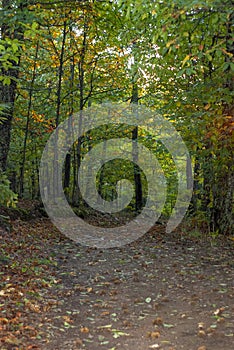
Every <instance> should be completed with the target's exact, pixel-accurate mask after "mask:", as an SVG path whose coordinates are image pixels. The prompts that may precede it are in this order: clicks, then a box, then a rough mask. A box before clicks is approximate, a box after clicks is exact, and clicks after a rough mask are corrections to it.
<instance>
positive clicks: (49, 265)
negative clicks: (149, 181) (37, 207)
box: [0, 218, 234, 350]
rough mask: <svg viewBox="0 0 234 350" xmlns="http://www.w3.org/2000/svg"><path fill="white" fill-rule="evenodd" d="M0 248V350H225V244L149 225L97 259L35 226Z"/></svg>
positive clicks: (228, 343)
mask: <svg viewBox="0 0 234 350" xmlns="http://www.w3.org/2000/svg"><path fill="white" fill-rule="evenodd" d="M2 242H3V245H2V247H3V248H2V251H4V252H5V253H4V254H5V255H4V257H5V258H2V259H1V261H0V267H1V276H2V278H1V290H0V298H1V302H0V307H1V312H2V316H1V318H0V322H1V323H0V326H1V328H0V334H1V335H0V341H1V342H0V348H1V349H2V350H4V349H23V350H26V349H42V350H65V349H66V350H81V349H88V350H99V349H103V350H124V349H129V350H146V349H162V350H169V349H170V350H172V349H173V350H179V349H185V350H193V349H194V350H197V349H200V350H205V349H206V350H209V349H212V350H221V349H222V350H230V349H232V348H233V343H234V303H233V296H234V284H233V277H234V263H233V261H234V259H233V257H234V250H233V241H232V240H229V239H223V240H217V241H211V240H209V239H203V240H201V239H197V238H191V237H189V236H188V235H186V234H181V233H177V234H176V233H174V234H166V233H165V228H164V227H163V226H160V225H159V226H155V227H153V228H152V229H151V230H150V232H148V233H147V234H145V235H144V236H143V237H142V238H141V239H138V240H137V241H135V242H133V243H132V244H129V245H127V246H123V247H121V248H111V249H104V250H101V249H95V248H87V247H83V246H80V245H77V244H75V243H74V242H72V241H70V240H69V239H68V238H66V237H64V236H62V235H61V234H60V233H59V232H58V231H57V230H56V229H55V228H54V226H53V225H52V224H51V223H50V221H49V220H48V219H44V218H41V219H34V220H32V221H28V222H23V221H20V220H18V221H14V222H13V232H12V233H11V234H4V233H3V232H2ZM7 250H8V255H7Z"/></svg>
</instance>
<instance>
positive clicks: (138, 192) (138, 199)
mask: <svg viewBox="0 0 234 350" xmlns="http://www.w3.org/2000/svg"><path fill="white" fill-rule="evenodd" d="M131 103H135V104H138V86H137V84H136V83H133V89H132V98H131ZM137 140H138V126H136V127H134V129H133V131H132V141H133V145H132V158H133V163H134V165H133V172H134V182H135V210H136V212H139V211H140V209H141V208H142V204H143V199H142V183H141V174H140V169H139V167H138V165H137V162H138V145H137Z"/></svg>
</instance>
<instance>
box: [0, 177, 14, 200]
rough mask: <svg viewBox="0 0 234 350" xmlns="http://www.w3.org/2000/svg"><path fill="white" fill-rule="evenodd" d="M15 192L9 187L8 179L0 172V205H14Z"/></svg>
mask: <svg viewBox="0 0 234 350" xmlns="http://www.w3.org/2000/svg"><path fill="white" fill-rule="evenodd" d="M17 197H18V196H17V194H15V193H14V192H13V191H12V190H11V189H10V181H9V180H8V179H7V176H6V175H5V174H4V173H0V205H3V206H7V207H10V206H11V207H15V206H16V203H17Z"/></svg>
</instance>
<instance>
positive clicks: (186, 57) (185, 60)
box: [182, 55, 190, 67]
mask: <svg viewBox="0 0 234 350" xmlns="http://www.w3.org/2000/svg"><path fill="white" fill-rule="evenodd" d="M189 59H190V55H186V56H185V58H184V59H183V62H182V67H184V65H185V63H186V62H187V61H188V60H189Z"/></svg>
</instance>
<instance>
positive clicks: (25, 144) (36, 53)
mask: <svg viewBox="0 0 234 350" xmlns="http://www.w3.org/2000/svg"><path fill="white" fill-rule="evenodd" d="M38 51H39V43H37V46H36V52H35V57H34V63H33V72H32V80H31V83H30V90H29V102H28V109H27V120H26V126H25V134H24V142H23V155H22V162H21V166H20V177H19V197H20V198H22V197H23V193H24V170H25V161H26V149H27V140H28V134H29V124H30V114H31V108H32V97H33V88H34V82H35V79H36V66H37V57H38Z"/></svg>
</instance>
